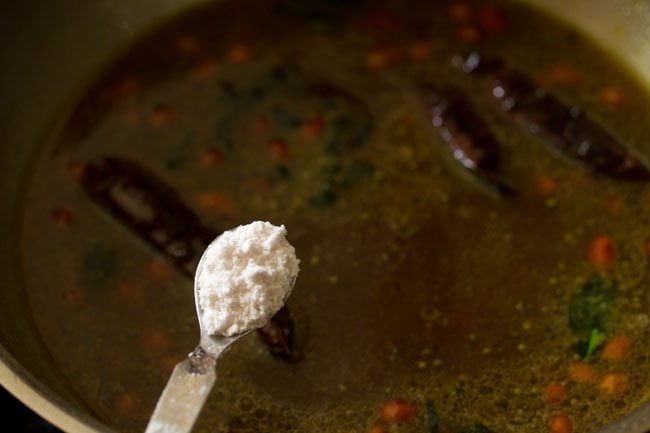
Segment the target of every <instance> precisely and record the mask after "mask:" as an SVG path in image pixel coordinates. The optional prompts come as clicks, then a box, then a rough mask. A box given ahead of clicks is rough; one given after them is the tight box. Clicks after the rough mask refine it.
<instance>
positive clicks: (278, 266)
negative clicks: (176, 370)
mask: <svg viewBox="0 0 650 433" xmlns="http://www.w3.org/2000/svg"><path fill="white" fill-rule="evenodd" d="M286 234H287V231H286V229H285V228H284V226H283V225H282V226H280V227H277V226H274V225H273V224H271V223H269V222H262V221H255V222H252V223H250V224H247V225H243V226H239V227H237V228H235V229H232V230H229V231H227V232H224V233H223V234H222V235H221V236H219V237H218V238H217V239H215V240H214V241H213V242H212V243H211V244H210V245H209V246H208V248H207V250H206V251H205V253H204V254H203V259H202V264H201V268H200V269H199V273H198V275H197V276H196V278H197V284H198V302H199V307H200V309H201V311H202V314H201V325H202V326H203V328H204V329H203V330H204V332H207V333H208V334H210V335H215V334H218V335H225V336H233V335H236V334H240V333H242V332H245V331H248V330H250V329H255V328H258V327H260V326H263V325H264V324H266V322H268V320H269V319H270V318H271V317H272V316H273V315H274V314H275V313H276V312H277V311H278V310H279V309H280V308H282V306H283V305H284V301H285V300H286V298H287V296H289V293H290V292H291V289H292V288H293V282H294V280H295V278H296V276H297V275H298V270H299V267H298V265H299V263H300V260H298V259H297V258H296V251H295V249H294V248H293V246H291V244H289V242H288V241H287V239H286V237H285V236H286Z"/></svg>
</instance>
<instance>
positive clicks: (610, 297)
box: [568, 275, 618, 358]
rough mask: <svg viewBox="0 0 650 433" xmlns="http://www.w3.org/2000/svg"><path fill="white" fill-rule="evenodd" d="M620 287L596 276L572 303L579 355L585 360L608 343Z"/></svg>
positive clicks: (572, 321)
mask: <svg viewBox="0 0 650 433" xmlns="http://www.w3.org/2000/svg"><path fill="white" fill-rule="evenodd" d="M617 290H618V284H617V283H616V282H615V281H606V280H604V279H603V278H602V277H600V276H598V275H594V276H592V277H591V278H590V279H589V280H588V281H587V282H586V283H585V284H584V285H583V287H582V289H581V290H580V292H578V293H576V294H575V295H573V296H572V297H571V299H570V301H569V309H568V313H569V327H570V328H571V331H572V332H573V334H574V335H575V336H576V337H577V338H578V345H577V347H578V352H579V353H580V355H581V356H582V357H583V358H589V357H591V356H592V355H593V354H594V352H595V351H596V350H597V349H598V347H600V345H602V343H603V342H604V341H605V338H606V337H605V334H606V331H607V328H608V320H609V315H610V311H611V306H612V302H613V301H614V297H615V296H616V292H617Z"/></svg>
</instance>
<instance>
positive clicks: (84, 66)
mask: <svg viewBox="0 0 650 433" xmlns="http://www.w3.org/2000/svg"><path fill="white" fill-rule="evenodd" d="M201 2H202V0H131V1H118V2H114V1H110V0H39V1H36V0H25V1H18V2H5V4H4V5H3V11H2V20H1V21H2V25H0V164H1V165H0V193H1V194H2V196H1V197H2V203H3V204H2V206H0V384H1V385H2V386H3V387H5V388H7V389H8V390H9V391H10V392H11V393H13V394H14V395H15V396H16V397H17V398H19V399H20V400H21V401H23V402H24V403H25V404H26V405H28V406H29V407H31V408H32V409H33V410H35V411H36V412H37V413H39V414H40V415H41V416H43V417H44V418H46V419H47V420H49V421H50V422H52V423H53V424H55V425H57V426H58V427H60V428H61V429H63V430H65V431H69V432H110V431H112V430H111V429H109V428H108V427H107V426H106V425H105V424H103V423H102V421H101V420H99V419H96V418H94V417H93V415H92V413H91V411H90V410H89V409H88V408H87V407H86V406H85V404H84V403H83V401H81V400H80V399H79V398H78V397H76V395H75V393H74V392H73V390H72V389H73V388H72V387H71V386H70V382H69V381H70V380H74V379H69V378H66V377H63V375H61V373H60V372H59V371H58V370H57V369H56V367H55V366H54V364H53V363H52V362H50V359H49V357H48V353H47V351H46V350H45V349H44V345H43V344H42V342H41V341H40V337H39V336H38V334H37V332H36V331H35V328H34V326H33V324H32V323H31V321H30V312H29V311H28V309H27V306H26V304H25V303H24V297H23V296H21V285H20V280H19V275H18V273H17V271H16V269H17V265H16V264H17V259H16V255H15V251H13V250H12V248H13V247H14V246H15V242H14V241H15V239H14V235H15V230H14V228H15V226H16V218H17V208H16V206H17V202H18V198H19V197H20V194H21V190H20V187H19V185H20V180H21V179H22V177H23V175H24V172H25V170H26V167H27V165H28V161H29V157H30V154H32V152H33V150H34V146H36V145H37V143H40V142H42V138H43V137H44V134H45V133H49V134H51V132H52V131H53V130H56V128H60V127H61V125H62V121H63V119H64V117H65V115H66V114H67V113H68V112H69V109H70V107H71V105H72V103H73V102H74V101H75V100H76V99H78V97H79V96H80V93H79V92H80V91H82V90H81V89H83V88H84V86H85V85H87V84H89V83H90V82H91V81H92V80H93V78H94V76H95V75H94V74H95V73H96V72H97V71H98V70H100V69H101V67H102V66H103V65H106V64H108V62H109V61H110V60H111V58H112V56H113V55H114V54H115V53H116V52H118V51H119V50H120V49H122V48H123V47H125V46H126V45H127V44H128V42H129V41H130V40H132V38H134V37H136V36H138V35H139V34H141V33H142V32H143V31H144V30H146V29H147V28H150V27H152V26H155V25H156V24H157V23H159V22H161V21H163V20H164V19H166V18H167V17H169V16H171V15H173V14H174V13H177V12H179V11H181V10H182V9H185V8H188V7H191V6H193V5H196V4H198V3H201ZM524 2H525V3H531V4H533V5H534V6H535V7H537V8H539V9H543V10H544V11H545V12H546V13H550V14H553V15H556V16H557V17H559V18H560V19H561V20H564V21H567V22H570V23H572V24H573V25H574V26H575V27H577V28H579V29H581V30H582V31H583V32H585V33H586V34H588V35H590V36H591V37H592V38H593V39H594V40H596V41H597V42H598V43H599V44H600V45H602V46H603V47H605V48H606V49H607V50H608V51H610V52H611V53H612V54H613V55H614V56H616V57H618V58H620V60H621V61H622V62H623V63H624V64H625V65H627V67H628V68H629V69H630V70H631V71H633V73H634V74H637V75H638V76H639V78H640V81H641V82H642V83H643V84H644V85H645V86H646V87H648V88H650V2H649V1H648V0H526V1H524ZM647 431H650V403H646V404H645V405H643V406H642V407H640V408H639V409H638V410H636V411H635V412H634V413H631V414H629V415H628V416H626V417H624V418H623V419H620V420H618V421H616V422H615V423H613V424H612V425H610V426H607V427H606V428H605V429H603V430H602V433H623V432H629V433H635V432H636V433H643V432H647Z"/></svg>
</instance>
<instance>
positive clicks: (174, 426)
mask: <svg viewBox="0 0 650 433" xmlns="http://www.w3.org/2000/svg"><path fill="white" fill-rule="evenodd" d="M210 245H212V244H210ZM208 249H210V246H208V248H207V249H206V250H205V251H207V250H208ZM205 251H204V252H203V255H202V256H201V260H200V261H199V264H198V266H197V268H196V273H195V277H194V303H195V306H196V315H197V317H198V320H199V327H200V330H201V338H200V341H199V345H198V346H197V348H196V349H194V351H193V352H192V353H190V354H189V355H188V356H187V358H186V359H185V360H183V361H181V362H179V363H178V364H177V365H176V367H174V371H172V374H171V376H170V378H169V380H168V381H167V385H166V386H165V389H164V390H163V392H162V394H161V395H160V398H159V399H158V403H157V404H156V408H155V410H154V412H153V415H152V416H151V419H150V420H149V424H148V425H147V429H146V430H145V433H188V432H190V431H191V430H192V427H193V426H194V423H195V422H196V419H197V417H198V415H199V413H200V412H201V409H202V408H203V404H204V403H205V401H206V400H207V398H208V395H209V394H210V390H212V386H213V385H214V382H215V381H216V379H217V373H216V365H217V359H218V358H219V357H220V356H221V355H222V354H223V353H224V352H226V351H227V350H228V348H229V347H230V346H231V345H232V344H233V343H234V342H235V341H237V340H238V339H239V338H241V337H243V336H244V335H246V334H248V333H249V332H251V331H253V330H254V329H248V330H246V331H244V332H242V333H240V334H237V335H234V336H230V337H226V336H223V335H208V334H207V332H205V331H204V329H205V328H204V326H203V320H202V316H203V311H202V309H201V306H200V305H199V284H198V280H199V279H198V276H199V275H200V273H201V270H202V268H203V265H204V262H205V257H206V253H205ZM294 283H295V278H294V279H293V281H292V282H291V283H290V284H291V286H293V284H294ZM285 301H286V299H285Z"/></svg>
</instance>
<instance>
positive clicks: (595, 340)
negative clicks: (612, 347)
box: [584, 328, 607, 359]
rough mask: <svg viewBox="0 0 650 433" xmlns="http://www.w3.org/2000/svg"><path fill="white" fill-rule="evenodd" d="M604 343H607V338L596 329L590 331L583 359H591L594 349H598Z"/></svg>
mask: <svg viewBox="0 0 650 433" xmlns="http://www.w3.org/2000/svg"><path fill="white" fill-rule="evenodd" d="M605 341H607V336H606V335H605V334H604V333H603V332H601V331H600V330H598V329H596V328H594V329H592V330H591V335H590V336H589V341H588V342H587V349H586V351H585V356H584V358H585V359H589V358H591V356H592V355H593V354H594V352H595V351H596V349H598V348H599V347H600V346H601V345H602V344H603V343H604V342H605Z"/></svg>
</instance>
